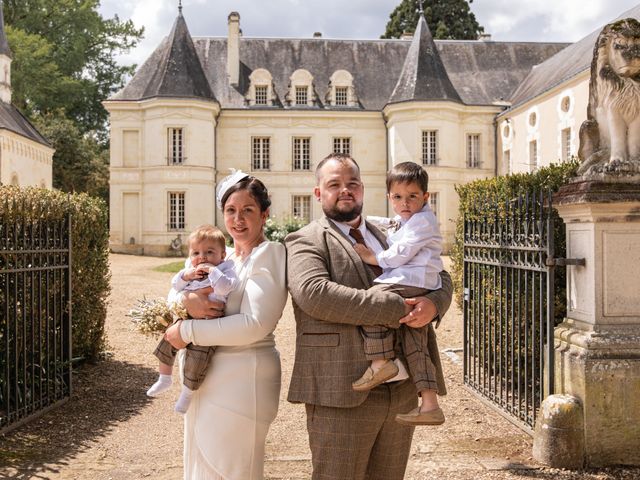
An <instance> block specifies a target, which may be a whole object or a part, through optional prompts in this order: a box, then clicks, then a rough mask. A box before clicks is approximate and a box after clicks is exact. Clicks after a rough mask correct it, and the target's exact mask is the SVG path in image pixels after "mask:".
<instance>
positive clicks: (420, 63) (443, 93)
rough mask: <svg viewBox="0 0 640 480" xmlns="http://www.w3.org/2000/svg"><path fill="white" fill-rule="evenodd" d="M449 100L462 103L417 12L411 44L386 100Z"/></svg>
mask: <svg viewBox="0 0 640 480" xmlns="http://www.w3.org/2000/svg"><path fill="white" fill-rule="evenodd" d="M421 100H451V101H454V102H460V103H462V100H461V99H460V96H459V95H458V92H457V91H456V89H455V88H454V86H453V84H452V83H451V80H449V76H448V75H447V71H446V69H445V68H444V64H443V63H442V60H441V59H440V55H439V54H438V49H437V48H436V44H435V42H434V41H433V37H432V36H431V32H430V31H429V26H428V25H427V21H426V20H425V19H424V15H422V14H421V15H420V19H419V20H418V26H417V27H416V31H415V34H414V35H413V41H412V42H411V47H409V51H408V52H407V56H406V58H405V61H404V65H403V67H402V71H401V73H400V77H399V78H398V83H396V87H395V89H394V90H393V93H392V94H391V97H389V102H388V103H399V102H410V101H421Z"/></svg>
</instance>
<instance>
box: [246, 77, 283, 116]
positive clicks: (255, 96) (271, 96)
mask: <svg viewBox="0 0 640 480" xmlns="http://www.w3.org/2000/svg"><path fill="white" fill-rule="evenodd" d="M249 82H250V84H249V91H248V92H247V95H246V97H245V98H246V99H247V102H248V103H249V106H251V107H255V106H263V107H264V106H267V107H270V106H272V105H273V103H274V101H275V100H276V94H275V89H274V88H273V78H272V77H271V74H270V73H269V71H268V70H265V69H264V68H258V69H256V70H254V71H253V72H251V75H249Z"/></svg>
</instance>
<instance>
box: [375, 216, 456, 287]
mask: <svg viewBox="0 0 640 480" xmlns="http://www.w3.org/2000/svg"><path fill="white" fill-rule="evenodd" d="M394 220H395V221H396V222H398V223H399V224H400V228H399V229H398V230H396V231H394V232H392V233H390V234H389V235H388V237H387V240H388V242H389V248H388V249H386V250H383V251H381V252H376V259H377V260H378V265H380V267H382V269H383V273H382V275H380V276H379V277H378V278H376V279H375V282H376V283H395V284H400V285H409V286H413V287H419V288H426V289H428V290H437V289H439V288H440V287H441V286H442V282H441V280H440V272H441V271H442V270H443V269H444V265H443V263H442V258H440V254H441V253H442V236H441V235H440V231H439V229H438V220H437V218H436V216H435V215H434V214H433V212H432V211H431V208H429V205H428V204H425V206H424V207H423V208H422V210H420V211H419V212H417V213H414V214H413V215H412V216H411V218H409V220H407V221H406V222H403V221H402V219H401V218H400V216H396V217H395V218H394Z"/></svg>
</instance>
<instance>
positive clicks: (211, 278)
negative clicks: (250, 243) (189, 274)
mask: <svg viewBox="0 0 640 480" xmlns="http://www.w3.org/2000/svg"><path fill="white" fill-rule="evenodd" d="M186 270H187V268H183V269H182V270H180V271H179V272H178V273H176V275H175V276H174V277H173V279H172V280H171V287H172V288H173V289H174V290H175V291H176V292H183V291H194V290H200V289H201V288H207V287H211V288H213V292H212V293H210V294H209V300H214V301H220V302H226V301H227V297H228V296H229V294H230V293H231V291H232V290H233V289H234V287H235V286H236V283H237V281H238V277H237V276H236V272H235V271H234V263H233V261H231V260H226V261H224V262H222V263H220V264H218V265H216V266H214V267H213V268H212V269H211V271H210V272H209V275H208V277H206V278H203V279H201V280H191V281H188V280H185V279H184V278H182V275H183V274H184V272H185V271H186Z"/></svg>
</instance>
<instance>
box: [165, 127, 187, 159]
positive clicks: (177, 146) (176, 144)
mask: <svg viewBox="0 0 640 480" xmlns="http://www.w3.org/2000/svg"><path fill="white" fill-rule="evenodd" d="M168 143H169V145H168V147H167V160H168V163H169V165H182V164H183V163H184V161H185V158H184V130H183V129H182V128H170V129H169V131H168Z"/></svg>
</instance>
